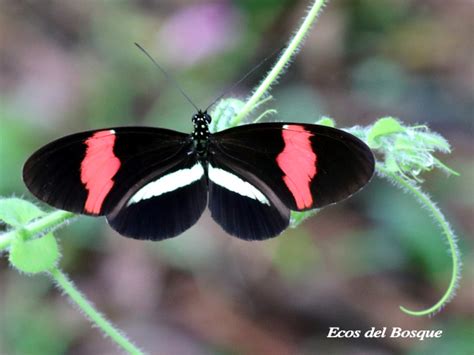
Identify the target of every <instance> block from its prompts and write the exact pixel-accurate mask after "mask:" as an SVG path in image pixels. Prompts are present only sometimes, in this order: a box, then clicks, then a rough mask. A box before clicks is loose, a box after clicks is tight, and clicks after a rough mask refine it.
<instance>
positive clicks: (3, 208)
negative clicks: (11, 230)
mask: <svg viewBox="0 0 474 355" xmlns="http://www.w3.org/2000/svg"><path fill="white" fill-rule="evenodd" d="M44 214H45V212H43V211H42V210H40V209H39V208H38V207H36V206H35V205H34V204H32V203H31V202H28V201H25V200H22V199H21V198H16V197H11V198H4V199H0V220H1V221H3V222H4V223H5V224H8V225H10V226H13V227H20V226H22V225H24V224H26V223H28V222H29V221H31V220H32V219H35V218H38V217H41V216H43V215H44Z"/></svg>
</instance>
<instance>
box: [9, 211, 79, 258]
mask: <svg viewBox="0 0 474 355" xmlns="http://www.w3.org/2000/svg"><path fill="white" fill-rule="evenodd" d="M75 216H76V215H75V214H74V213H71V212H66V211H54V212H51V213H49V214H47V215H46V216H44V217H42V218H39V219H37V220H35V221H34V222H31V223H29V224H27V225H26V226H25V227H23V228H21V233H22V237H23V238H24V239H25V240H28V239H31V238H33V237H35V236H36V235H38V234H40V233H46V232H52V231H54V230H55V229H57V228H59V227H61V225H62V224H63V223H64V222H66V221H68V220H70V219H72V218H74V217H75ZM18 232H19V230H18V229H15V230H12V231H10V232H7V233H3V234H1V235H0V251H2V250H3V249H6V248H8V247H9V246H10V244H11V243H12V241H13V240H14V239H15V238H16V237H17V235H18Z"/></svg>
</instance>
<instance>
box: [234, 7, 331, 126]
mask: <svg viewBox="0 0 474 355" xmlns="http://www.w3.org/2000/svg"><path fill="white" fill-rule="evenodd" d="M324 3H325V0H315V1H314V3H313V5H312V6H311V9H310V10H309V12H308V14H307V15H306V17H305V19H304V21H303V23H302V24H301V26H300V28H299V29H298V31H297V32H296V34H295V35H294V36H293V38H291V40H290V43H289V44H288V47H286V49H285V50H284V51H283V54H282V55H281V56H280V58H279V59H278V61H277V62H276V64H275V65H274V66H273V68H272V69H271V70H270V72H269V73H268V74H267V76H266V77H265V79H263V81H262V82H261V83H260V85H259V86H258V88H257V89H256V90H255V91H254V92H253V94H252V96H251V97H250V98H249V99H248V100H247V102H246V103H245V105H244V106H243V107H242V109H241V110H240V111H239V113H237V115H236V116H235V117H234V118H233V119H232V122H231V125H232V126H236V125H238V124H240V123H241V122H242V120H243V119H244V118H245V117H246V116H247V115H248V114H249V113H250V112H251V111H252V110H253V109H254V108H255V106H256V105H257V103H258V102H259V101H260V99H261V98H262V96H264V95H265V94H266V93H267V92H268V90H269V89H270V87H271V85H272V84H273V83H274V82H275V81H276V80H277V79H278V77H279V76H280V75H281V74H282V72H283V71H284V69H285V68H286V67H287V66H288V64H289V63H290V61H291V59H292V58H293V57H294V56H295V55H296V53H297V52H298V49H299V48H300V46H301V44H302V43H303V41H304V39H305V37H306V35H307V34H308V31H309V30H310V29H311V26H312V25H313V23H314V22H315V20H316V18H317V17H318V15H319V14H320V13H321V10H322V9H323V6H324Z"/></svg>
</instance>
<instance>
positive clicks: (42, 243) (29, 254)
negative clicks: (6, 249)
mask: <svg viewBox="0 0 474 355" xmlns="http://www.w3.org/2000/svg"><path fill="white" fill-rule="evenodd" d="M59 257H60V254H59V248H58V243H57V242H56V238H54V235H53V233H48V234H46V235H45V236H43V237H41V238H38V239H33V240H26V241H25V240H23V239H22V238H16V239H15V240H14V241H13V243H12V245H11V249H10V255H9V259H10V263H11V265H12V266H14V267H15V268H17V269H18V270H20V271H23V272H25V273H29V274H36V273H39V272H44V271H48V270H50V269H51V268H52V267H54V266H56V263H57V262H58V260H59Z"/></svg>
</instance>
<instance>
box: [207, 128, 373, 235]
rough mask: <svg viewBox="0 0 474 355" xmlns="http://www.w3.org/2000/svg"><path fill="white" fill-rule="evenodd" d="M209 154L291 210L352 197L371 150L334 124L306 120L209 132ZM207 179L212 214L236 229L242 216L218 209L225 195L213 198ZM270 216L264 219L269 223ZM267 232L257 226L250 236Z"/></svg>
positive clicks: (369, 165) (367, 172)
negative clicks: (336, 127) (230, 215)
mask: <svg viewBox="0 0 474 355" xmlns="http://www.w3.org/2000/svg"><path fill="white" fill-rule="evenodd" d="M209 156H210V157H209V160H210V162H211V163H212V162H214V164H215V165H216V166H218V167H219V166H223V167H224V168H229V167H230V168H231V169H232V171H233V172H235V173H236V174H239V176H240V177H241V178H242V180H243V181H252V184H254V185H253V186H255V187H256V188H259V189H260V190H261V191H262V192H263V193H264V194H265V192H264V191H263V190H270V191H272V192H273V193H274V195H275V196H276V198H272V201H280V202H281V203H283V205H284V206H286V208H288V209H290V210H295V211H304V210H309V209H313V208H319V207H323V206H325V205H328V204H331V203H334V202H337V201H340V200H342V199H345V198H347V197H349V196H351V195H352V194H354V193H355V192H357V191H358V190H359V189H360V188H362V187H363V186H364V185H365V184H366V183H367V182H368V181H369V180H370V178H371V177H372V175H373V171H374V157H373V154H372V152H371V150H370V149H369V148H368V147H367V145H366V144H365V143H363V142H362V141H361V140H359V139H358V138H356V137H354V136H353V135H351V134H349V133H347V132H344V131H341V130H338V129H335V128H331V127H325V126H319V125H310V124H294V123H263V124H251V125H244V126H240V127H236V128H231V129H228V130H224V131H221V132H218V133H216V134H214V135H212V138H211V143H210V152H209ZM210 180H211V181H210V192H211V195H210V201H209V208H210V209H211V213H213V217H214V218H215V219H216V221H217V222H218V223H219V224H221V225H222V226H223V227H224V229H226V227H225V226H227V228H228V229H235V228H237V224H238V222H237V221H236V220H237V217H239V218H242V216H234V218H233V221H232V222H231V221H229V218H228V217H227V216H224V215H223V214H222V213H218V211H219V210H220V209H221V208H222V207H220V206H219V204H220V203H223V202H226V201H227V200H229V198H227V200H224V199H223V198H216V197H214V196H213V188H212V179H210ZM227 194H229V192H227ZM266 194H267V198H268V192H267V193H266ZM241 213H242V214H245V212H241ZM249 214H251V213H249ZM260 217H261V216H260ZM251 218H252V217H250V216H245V217H244V219H251ZM255 218H256V217H255ZM271 219H272V218H268V221H267V222H266V223H269V224H272V223H274V222H271V221H270V220H271ZM255 223H256V222H255ZM262 223H263V222H262ZM277 229H280V228H276V227H275V231H276V230H277ZM283 229H284V228H283ZM283 229H281V230H283ZM229 233H231V234H236V233H235V232H234V233H232V231H229ZM258 235H261V237H260V238H259V237H258ZM271 236H273V235H272V233H263V232H262V231H256V232H254V235H253V236H252V238H253V239H264V238H268V237H271Z"/></svg>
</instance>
